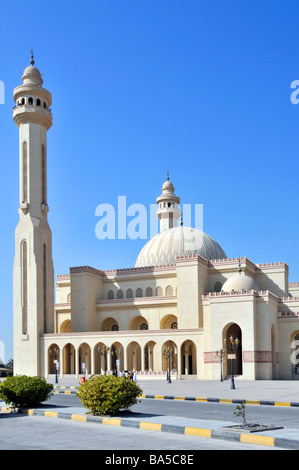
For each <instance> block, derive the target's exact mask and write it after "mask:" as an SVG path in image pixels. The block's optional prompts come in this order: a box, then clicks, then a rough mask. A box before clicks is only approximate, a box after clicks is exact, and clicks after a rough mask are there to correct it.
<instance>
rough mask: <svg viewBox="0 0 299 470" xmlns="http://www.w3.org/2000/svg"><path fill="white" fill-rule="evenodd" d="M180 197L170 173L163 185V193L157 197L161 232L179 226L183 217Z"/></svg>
mask: <svg viewBox="0 0 299 470" xmlns="http://www.w3.org/2000/svg"><path fill="white" fill-rule="evenodd" d="M179 203H180V198H179V197H178V196H176V195H175V194H174V187H173V184H172V183H171V182H170V181H169V174H168V173H167V179H166V181H165V183H164V184H163V186H162V194H161V196H159V197H157V204H158V206H159V208H158V210H157V216H158V218H159V220H160V232H163V231H164V230H168V229H169V228H173V227H176V226H177V222H178V220H179V218H180V217H181V210H180V208H179Z"/></svg>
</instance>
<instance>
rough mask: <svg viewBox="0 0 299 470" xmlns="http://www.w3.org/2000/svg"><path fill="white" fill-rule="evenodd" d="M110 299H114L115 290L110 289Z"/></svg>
mask: <svg viewBox="0 0 299 470" xmlns="http://www.w3.org/2000/svg"><path fill="white" fill-rule="evenodd" d="M108 299H114V292H113V290H110V291H109V292H108Z"/></svg>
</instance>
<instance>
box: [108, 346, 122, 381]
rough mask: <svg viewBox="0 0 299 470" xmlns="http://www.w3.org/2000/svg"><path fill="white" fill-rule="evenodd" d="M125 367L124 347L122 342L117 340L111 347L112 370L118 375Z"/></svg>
mask: <svg viewBox="0 0 299 470" xmlns="http://www.w3.org/2000/svg"><path fill="white" fill-rule="evenodd" d="M123 369H124V348H123V346H122V344H121V343H119V342H115V343H113V344H112V346H111V348H110V370H111V372H112V374H114V375H117V373H118V371H120V370H123Z"/></svg>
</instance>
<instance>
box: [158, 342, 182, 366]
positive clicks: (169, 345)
mask: <svg viewBox="0 0 299 470" xmlns="http://www.w3.org/2000/svg"><path fill="white" fill-rule="evenodd" d="M168 348H172V349H173V352H172V353H171V354H170V356H169V366H170V372H176V371H177V367H178V366H177V345H176V344H175V343H174V342H173V341H171V340H168V341H166V342H165V343H164V344H163V346H162V349H161V357H162V371H163V372H167V366H168V351H169V349H168Z"/></svg>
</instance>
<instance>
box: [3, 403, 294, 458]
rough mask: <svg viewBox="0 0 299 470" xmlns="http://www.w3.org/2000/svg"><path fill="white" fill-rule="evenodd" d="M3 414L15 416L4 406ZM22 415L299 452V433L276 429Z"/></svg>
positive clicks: (125, 417) (77, 411)
mask: <svg viewBox="0 0 299 470" xmlns="http://www.w3.org/2000/svg"><path fill="white" fill-rule="evenodd" d="M0 412H2V413H5V412H11V410H9V409H7V407H6V406H5V404H4V403H3V402H2V403H1V402H0ZM17 412H18V413H22V414H27V415H31V416H44V417H47V418H52V419H53V418H57V419H70V420H75V421H81V422H89V423H90V422H93V423H95V424H99V425H113V426H124V427H128V428H135V429H136V428H137V429H140V430H150V431H158V432H168V433H179V434H184V435H192V436H198V437H205V438H214V439H224V440H233V441H238V442H242V443H246V444H253V445H260V446H268V447H277V448H282V449H293V450H297V449H299V429H292V428H287V427H286V428H283V429H272V430H269V431H262V432H257V433H250V432H246V431H244V432H242V431H230V430H226V429H224V428H225V426H233V425H236V423H234V422H230V421H217V420H206V419H193V418H182V417H176V416H163V415H160V416H158V417H157V416H151V415H148V414H142V413H130V412H123V413H119V414H118V415H116V416H114V417H97V416H92V415H87V414H86V410H85V408H79V407H57V406H47V405H46V406H44V407H40V408H34V409H19V410H17Z"/></svg>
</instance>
